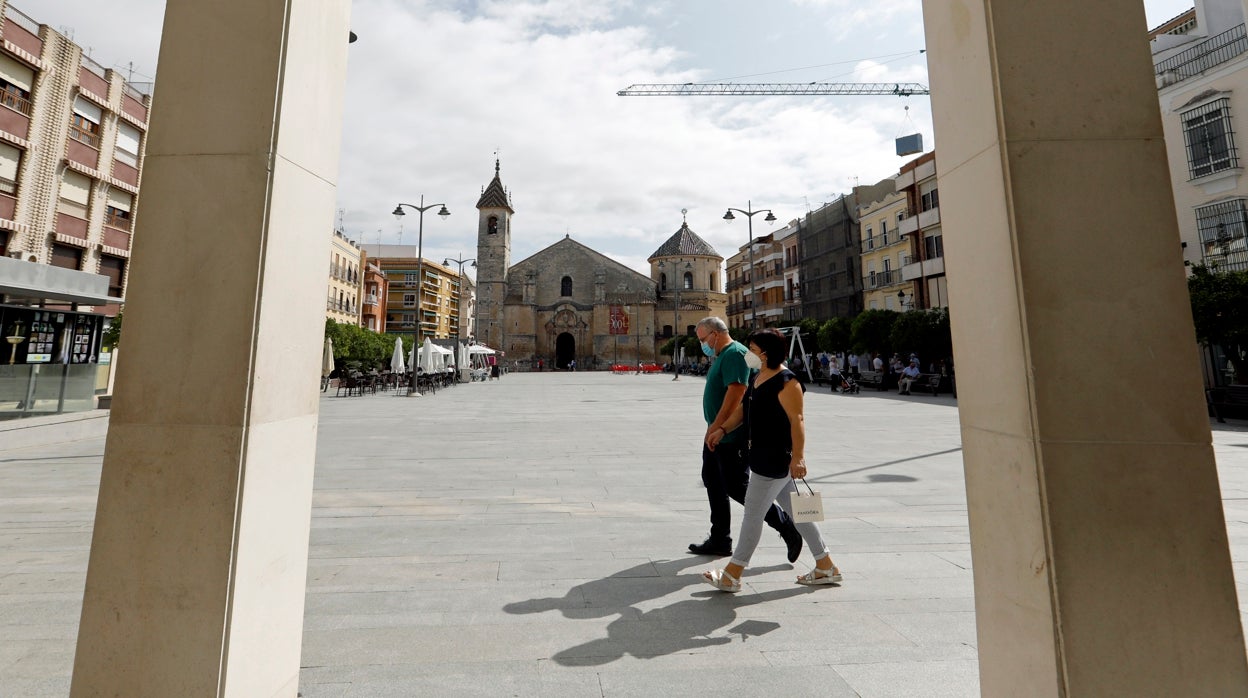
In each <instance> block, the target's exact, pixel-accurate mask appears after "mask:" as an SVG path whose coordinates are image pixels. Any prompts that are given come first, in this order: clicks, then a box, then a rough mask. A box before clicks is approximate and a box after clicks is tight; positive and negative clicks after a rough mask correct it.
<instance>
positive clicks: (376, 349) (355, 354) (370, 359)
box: [325, 319, 413, 370]
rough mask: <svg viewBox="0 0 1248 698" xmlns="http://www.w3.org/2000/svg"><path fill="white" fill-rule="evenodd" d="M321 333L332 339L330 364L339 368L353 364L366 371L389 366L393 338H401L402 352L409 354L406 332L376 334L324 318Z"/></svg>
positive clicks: (409, 341) (392, 352) (409, 346)
mask: <svg viewBox="0 0 1248 698" xmlns="http://www.w3.org/2000/svg"><path fill="white" fill-rule="evenodd" d="M325 336H326V337H329V338H330V339H332V340H333V341H334V363H335V364H336V365H337V366H338V367H339V368H341V367H343V366H346V365H351V364H354V365H355V367H356V368H360V369H364V370H369V369H373V368H386V367H389V366H390V356H391V355H392V354H394V340H395V338H396V337H399V336H402V337H403V354H404V356H405V357H406V356H410V355H411V353H412V341H413V340H412V337H411V336H410V335H394V334H377V333H376V332H373V331H371V330H366V329H364V328H363V327H357V326H355V325H348V324H346V323H338V322H334V321H333V320H330V319H326V320H325Z"/></svg>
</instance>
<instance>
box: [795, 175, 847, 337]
mask: <svg viewBox="0 0 1248 698" xmlns="http://www.w3.org/2000/svg"><path fill="white" fill-rule="evenodd" d="M854 208H855V206H854V204H853V196H852V195H844V194H843V195H840V196H838V197H837V198H836V200H834V201H832V202H831V203H827V204H824V205H822V206H820V207H819V208H817V209H815V210H814V211H810V212H808V213H807V214H806V224H805V225H804V226H803V227H802V231H801V233H800V234H799V243H798V244H799V248H800V250H801V282H802V286H801V289H802V290H801V294H802V317H803V318H806V319H810V320H814V321H816V322H820V323H822V322H827V321H828V320H831V319H832V318H834V317H854V316H855V315H857V314H858V313H859V312H861V311H862V285H861V275H860V274H859V273H858V261H859V253H858V224H857V220H856V219H855V217H854Z"/></svg>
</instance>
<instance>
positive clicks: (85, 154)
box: [65, 126, 100, 170]
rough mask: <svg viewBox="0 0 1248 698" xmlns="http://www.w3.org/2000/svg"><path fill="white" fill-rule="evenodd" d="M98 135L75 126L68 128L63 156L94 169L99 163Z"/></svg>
mask: <svg viewBox="0 0 1248 698" xmlns="http://www.w3.org/2000/svg"><path fill="white" fill-rule="evenodd" d="M99 148H100V137H99V136H97V135H95V134H92V133H88V132H86V131H83V130H82V129H79V128H77V127H74V126H71V127H70V128H69V140H68V141H66V142H65V156H66V157H68V158H69V159H70V160H73V161H74V162H76V163H78V164H80V165H83V166H86V167H90V168H91V169H93V170H94V169H95V168H96V167H98V166H99V164H100V150H99Z"/></svg>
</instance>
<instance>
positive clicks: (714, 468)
mask: <svg viewBox="0 0 1248 698" xmlns="http://www.w3.org/2000/svg"><path fill="white" fill-rule="evenodd" d="M694 330H695V332H696V333H697V335H698V341H699V342H701V343H702V353H703V354H706V355H707V356H708V357H710V358H711V359H713V362H712V363H711V368H710V370H708V371H707V373H706V385H705V387H704V388H703V390H702V414H703V416H704V417H705V418H706V424H707V427H706V434H704V435H703V437H702V484H704V485H706V498H707V500H708V502H709V503H710V507H711V534H710V535H709V536H708V537H707V539H706V540H704V541H702V542H701V543H691V544H690V545H689V552H691V553H695V554H697V555H720V556H722V555H731V554H732V510H731V509H730V508H729V504H728V499H729V498H730V497H731V498H732V499H733V500H735V501H737V502H738V503H740V504H744V503H745V488H746V486H747V485H748V484H749V481H750V470H749V466H748V464H747V463H746V461H745V457H744V455H745V454H743V453H742V452H741V448H742V447H743V446H744V445H745V437H744V434H743V432H744V431H745V427H738V428H737V429H735V430H733V431H732V432H731V433H726V434H724V435H723V438H722V439H721V440H720V441H719V445H718V446H717V447H716V448H715V450H714V451H712V450H711V449H710V448H709V447H708V446H707V445H706V441H707V440H708V439H709V438H710V437H711V435H712V434H714V433H715V432H718V431H723V426H722V425H723V423H724V422H725V421H726V420H727V419H728V417H729V416H731V415H732V411H733V409H735V408H736V406H737V405H739V404H741V398H742V397H743V396H744V395H745V386H746V382H747V381H749V379H750V368H749V366H747V365H746V363H745V355H746V354H747V353H748V352H749V350H748V349H746V348H745V345H744V344H741V343H740V342H737V341H735V340H733V338H732V337H731V336H729V334H728V325H726V324H725V323H724V321H723V320H722V319H720V318H717V317H708V318H703V319H702V320H700V321H699V322H698V324H697V327H695V328H694ZM763 520H764V521H766V522H767V525H768V526H771V527H772V528H774V529H776V531H777V532H779V533H780V537H781V538H783V539H784V543H785V545H786V546H787V548H788V551H787V552H788V559H789V562H793V561H795V560H797V557H798V555H800V554H801V552H802V536H801V534H799V533H798V532H797V528H796V527H795V526H794V525H793V521H792V520H791V519H790V518H789V516H788V515H787V514H785V513H784V510H783V509H781V508H780V507H779V506H777V505H776V504H772V505H771V508H770V509H769V510H768V511H767V515H766V516H765V517H764V518H763Z"/></svg>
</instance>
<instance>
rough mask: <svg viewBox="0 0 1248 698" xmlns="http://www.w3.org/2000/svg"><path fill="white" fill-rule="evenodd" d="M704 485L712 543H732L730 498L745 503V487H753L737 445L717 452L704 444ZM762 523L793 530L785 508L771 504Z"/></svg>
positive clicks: (719, 449)
mask: <svg viewBox="0 0 1248 698" xmlns="http://www.w3.org/2000/svg"><path fill="white" fill-rule="evenodd" d="M702 484H704V485H706V499H707V501H708V502H709V503H710V505H711V540H717V541H727V540H732V509H731V508H730V505H729V504H728V499H729V498H732V500H733V501H735V502H737V503H738V504H745V488H746V487H747V486H748V485H749V484H750V468H749V466H747V465H746V463H745V458H744V457H743V456H742V453H741V450H740V449H739V448H737V446H736V444H721V445H720V446H719V447H717V448H716V449H715V450H714V451H712V450H711V449H709V448H707V447H706V444H702ZM763 521H765V522H766V523H767V525H768V526H771V527H772V528H774V529H776V531H780V532H782V531H784V530H785V529H789V528H793V522H792V521H791V520H789V515H788V514H786V513H784V509H781V508H780V505H778V504H772V505H771V508H770V509H768V510H767V515H766V516H764V517H763Z"/></svg>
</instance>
